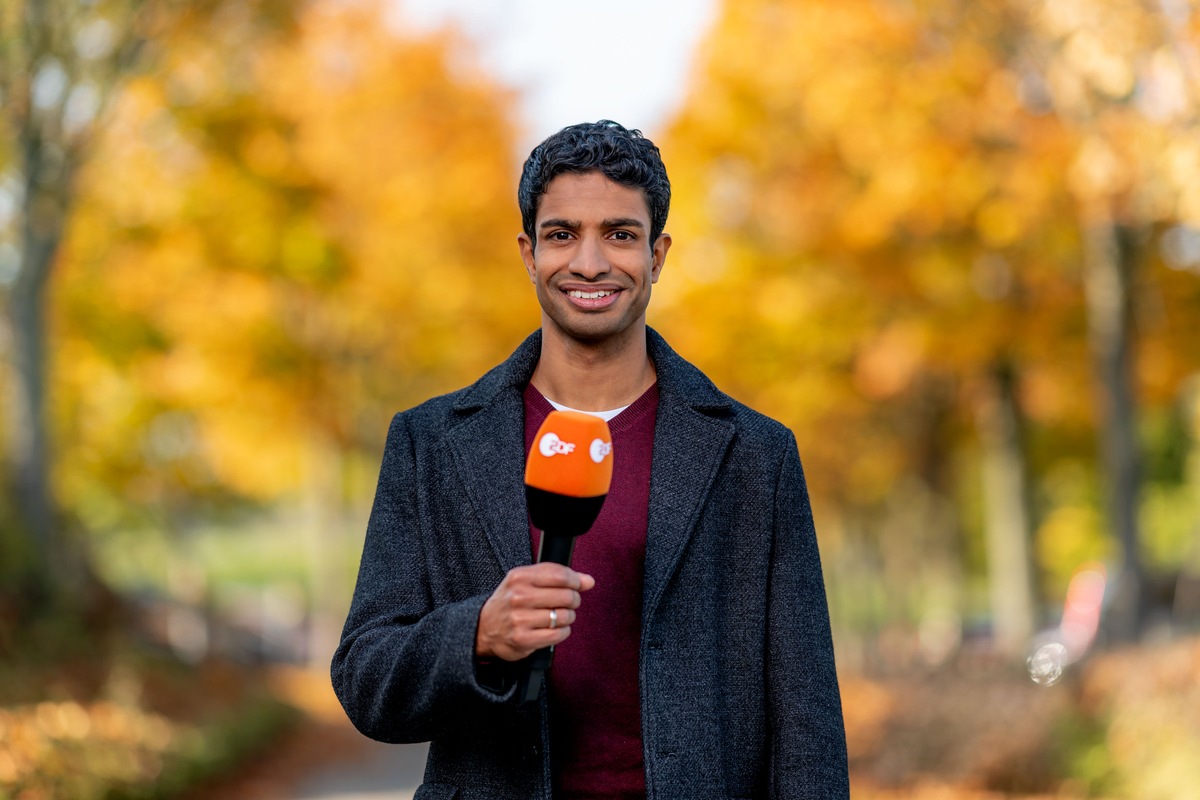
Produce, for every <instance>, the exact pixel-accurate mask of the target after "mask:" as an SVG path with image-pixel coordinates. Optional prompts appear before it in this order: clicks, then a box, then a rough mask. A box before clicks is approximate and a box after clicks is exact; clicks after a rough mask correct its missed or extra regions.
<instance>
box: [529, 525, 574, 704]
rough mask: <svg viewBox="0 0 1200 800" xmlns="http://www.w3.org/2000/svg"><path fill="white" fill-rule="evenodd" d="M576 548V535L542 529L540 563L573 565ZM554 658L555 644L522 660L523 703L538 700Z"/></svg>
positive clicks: (539, 546)
mask: <svg viewBox="0 0 1200 800" xmlns="http://www.w3.org/2000/svg"><path fill="white" fill-rule="evenodd" d="M574 550H575V537H574V536H554V535H552V534H549V533H547V532H546V531H542V541H541V542H540V543H539V544H538V563H539V564H541V563H542V562H545V561H548V562H550V563H553V564H562V565H563V566H564V567H566V566H570V565H571V553H572V551H574ZM553 660H554V646H553V645H551V646H550V647H543V648H542V649H541V650H537V651H535V652H533V653H531V654H529V655H528V656H526V657H525V658H523V659H522V660H521V673H520V678H519V679H518V682H517V692H518V693H519V694H520V697H521V702H522V703H532V702H533V701H534V700H537V698H538V694H539V693H540V692H541V689H542V676H543V675H544V674H545V673H546V670H548V669H550V664H551V662H552V661H553Z"/></svg>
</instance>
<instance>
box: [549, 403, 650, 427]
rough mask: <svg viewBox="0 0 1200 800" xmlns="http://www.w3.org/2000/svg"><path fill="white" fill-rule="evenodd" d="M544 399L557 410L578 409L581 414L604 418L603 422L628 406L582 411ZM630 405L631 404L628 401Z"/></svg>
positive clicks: (575, 409)
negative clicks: (609, 409) (608, 409)
mask: <svg viewBox="0 0 1200 800" xmlns="http://www.w3.org/2000/svg"><path fill="white" fill-rule="evenodd" d="M546 401H547V402H549V403H550V405H552V406H554V407H555V408H556V409H557V410H559V411H578V412H579V413H581V414H591V415H592V416H593V417H599V418H600V419H602V420H604V421H605V422H609V421H610V420H612V418H613V417H615V416H616V415H617V414H620V413H621V412H622V411H624V410H625V409H627V408H629V406H621V407H620V408H614V409H612V410H611V411H583V410H581V409H578V408H571V407H570V406H564V405H563V404H562V403H556V402H554V401H553V400H551V399H550V398H549V397H547V398H546ZM630 405H633V404H632V403H630Z"/></svg>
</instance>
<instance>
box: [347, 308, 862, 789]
mask: <svg viewBox="0 0 1200 800" xmlns="http://www.w3.org/2000/svg"><path fill="white" fill-rule="evenodd" d="M648 345H649V352H650V357H651V358H652V359H653V361H654V364H655V368H656V370H657V373H658V385H659V392H660V399H659V407H658V417H657V421H656V424H655V433H654V456H653V459H654V461H653V477H652V479H651V485H650V526H649V531H648V536H647V546H646V565H645V566H646V568H645V581H644V592H643V598H644V599H643V609H642V636H641V665H640V684H641V704H642V734H643V743H644V744H643V747H644V753H645V763H646V787H647V796H648V797H650V798H658V799H659V800H691V799H692V798H695V799H697V800H699V799H701V798H703V799H704V800H708V799H709V798H814V799H819V800H838V798H846V797H848V796H849V789H848V785H847V782H848V779H847V766H846V743H845V733H844V730H843V727H842V712H841V701H840V698H839V694H838V687H837V676H836V674H835V672H834V660H833V647H832V643H831V640H830V633H829V617H828V611H827V608H826V602H825V589H824V584H823V582H822V577H821V567H820V561H819V556H818V553H817V542H816V536H815V533H814V530H813V524H812V515H811V512H810V510H809V503H808V495H807V491H806V489H805V484H804V476H803V474H802V472H801V468H800V459H799V457H798V455H797V451H796V442H795V439H794V438H793V436H792V434H791V432H790V431H788V430H787V429H786V428H785V427H783V426H782V425H780V424H779V423H777V422H774V421H772V420H770V419H768V418H767V417H764V416H762V415H761V414H758V413H756V412H754V411H751V410H750V409H749V408H747V407H745V406H743V405H741V404H739V403H737V402H735V401H733V400H731V399H730V398H729V397H727V396H726V395H724V394H722V393H721V392H720V391H718V390H717V388H716V387H715V386H713V384H712V383H711V382H710V381H709V380H708V379H707V378H706V377H705V376H704V375H703V374H702V373H701V372H700V371H699V370H697V369H696V368H695V367H693V366H692V365H691V364H689V363H688V362H687V361H685V360H683V359H682V358H680V357H679V356H678V355H676V353H675V352H674V351H673V350H671V348H670V347H669V346H668V345H667V344H666V342H665V341H663V339H662V338H661V337H660V336H659V335H658V334H657V333H655V332H654V331H649V332H648ZM540 351H541V334H540V332H538V333H534V334H533V335H531V336H530V337H529V338H528V339H527V340H526V341H525V342H524V343H523V344H522V345H521V346H520V347H519V348H518V349H517V351H516V352H515V353H513V355H512V356H511V357H510V358H509V359H508V360H507V361H505V362H504V363H502V364H500V365H499V366H498V367H496V368H495V369H493V370H491V371H490V372H488V373H487V374H486V375H484V376H483V377H482V378H481V379H480V380H479V381H478V382H477V383H475V384H474V385H472V386H470V387H468V388H466V389H463V390H461V391H458V392H455V393H453V394H449V395H446V396H443V397H438V398H435V399H433V400H430V401H428V402H426V403H424V404H422V405H420V406H418V407H416V408H414V409H411V410H409V411H406V412H403V413H401V414H397V415H396V417H395V418H394V419H393V420H392V425H391V428H390V430H389V432H388V439H387V446H386V448H385V451H384V456H383V466H382V469H381V471H380V476H379V488H378V491H377V494H376V497H375V505H374V508H373V510H372V512H371V518H370V522H369V524H368V527H367V536H366V544H365V546H364V550H363V557H362V564H361V567H360V570H359V575H358V585H357V587H356V589H355V592H354V599H353V603H352V605H351V608H350V613H349V617H348V618H347V620H346V626H345V630H344V631H343V633H342V640H341V645H340V646H339V647H338V650H337V653H336V654H335V655H334V658H333V669H332V676H333V686H334V689H335V690H336V692H337V695H338V697H339V698H340V699H341V702H342V705H343V706H344V707H345V709H346V713H347V714H348V715H349V717H350V719H351V720H352V721H353V722H354V724H355V725H356V726H357V727H358V729H359V730H361V731H362V732H363V733H365V734H366V735H367V736H370V737H372V738H374V739H379V740H381V741H385V742H418V741H429V742H431V745H430V749H429V760H428V763H427V765H426V771H425V781H426V783H425V784H424V785H422V786H421V787H420V789H418V791H417V794H416V797H417V799H418V800H429V799H431V798H445V799H447V800H448V799H449V798H460V799H461V800H507V799H508V798H512V800H526V799H527V798H529V799H532V798H542V799H545V798H549V797H550V758H552V756H553V754H552V753H550V752H549V733H548V730H547V724H546V719H547V714H546V707H545V706H546V695H545V692H544V691H543V693H542V698H541V703H540V704H529V705H527V706H519V705H517V703H516V702H515V700H514V697H513V695H514V687H513V681H512V679H511V676H509V675H507V674H504V672H503V671H491V672H484V671H481V670H479V669H477V668H476V665H475V662H474V658H473V654H474V642H475V628H476V623H477V621H478V619H479V612H480V609H481V607H482V606H483V602H484V600H485V599H486V598H487V597H488V595H489V594H490V593H491V592H492V590H493V589H494V588H495V587H496V585H497V584H498V583H499V582H500V580H501V578H502V577H503V576H504V574H505V572H507V571H508V570H509V569H511V568H513V567H515V566H518V565H521V564H528V563H529V562H530V547H529V528H528V522H527V518H526V510H525V499H524V490H523V485H522V476H523V474H524V459H525V454H524V422H523V420H524V411H523V404H522V397H521V392H522V390H523V388H524V386H525V385H526V384H527V382H528V381H529V378H530V376H531V375H532V374H533V369H534V366H535V365H536V363H537V358H538V355H539V353H540Z"/></svg>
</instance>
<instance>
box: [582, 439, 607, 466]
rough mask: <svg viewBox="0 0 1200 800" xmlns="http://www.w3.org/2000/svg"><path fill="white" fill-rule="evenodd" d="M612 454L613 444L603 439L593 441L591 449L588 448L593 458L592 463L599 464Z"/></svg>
mask: <svg viewBox="0 0 1200 800" xmlns="http://www.w3.org/2000/svg"><path fill="white" fill-rule="evenodd" d="M611 452H612V442H606V441H604V440H603V439H593V440H592V444H591V447H589V448H588V455H589V456H591V457H592V461H595V462H596V463H597V464H599V463H600V462H601V461H603V460H604V457H605V456H606V455H608V454H609V453H611Z"/></svg>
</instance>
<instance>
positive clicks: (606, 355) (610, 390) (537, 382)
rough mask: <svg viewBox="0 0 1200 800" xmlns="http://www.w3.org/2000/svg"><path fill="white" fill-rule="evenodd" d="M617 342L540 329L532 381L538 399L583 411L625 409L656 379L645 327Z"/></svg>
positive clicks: (636, 327)
mask: <svg viewBox="0 0 1200 800" xmlns="http://www.w3.org/2000/svg"><path fill="white" fill-rule="evenodd" d="M628 334H629V335H628V336H626V337H623V338H624V340H623V341H620V342H611V341H609V342H603V343H597V344H592V343H588V342H579V341H576V340H574V339H570V338H568V337H565V336H562V335H561V334H557V332H554V331H552V330H550V329H548V328H547V326H546V325H543V326H542V353H541V356H540V357H539V358H538V364H537V367H536V368H534V371H533V377H532V378H531V379H530V382H531V383H532V384H533V385H534V387H536V388H537V390H538V391H539V392H541V393H542V395H543V396H544V397H546V398H548V399H550V400H553V401H555V402H556V403H560V404H562V405H564V406H569V407H571V408H577V409H580V410H583V411H605V410H607V409H612V408H620V407H622V406H627V405H629V404H630V403H632V402H633V401H634V400H636V399H638V398H639V397H641V396H642V394H643V393H644V392H645V391H646V390H647V389H649V388H650V387H651V386H652V385H653V384H654V381H655V373H654V365H653V363H651V361H650V356H649V354H648V353H647V351H646V327H645V325H644V324H643V325H640V326H634V327H633V328H631V329H630V330H629V331H628Z"/></svg>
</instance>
